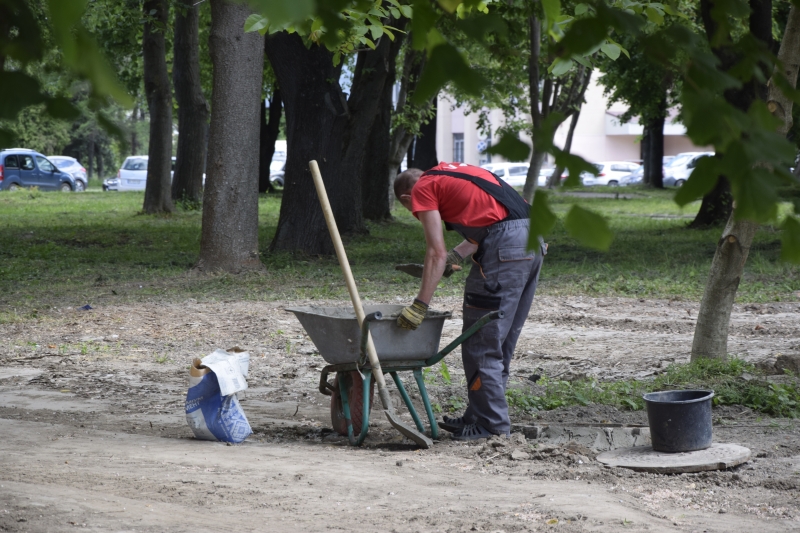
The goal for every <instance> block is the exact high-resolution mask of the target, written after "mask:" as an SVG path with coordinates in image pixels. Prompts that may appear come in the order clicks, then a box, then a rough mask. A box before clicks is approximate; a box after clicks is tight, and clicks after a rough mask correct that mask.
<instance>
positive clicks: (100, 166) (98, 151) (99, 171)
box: [86, 142, 105, 181]
mask: <svg viewBox="0 0 800 533" xmlns="http://www.w3.org/2000/svg"><path fill="white" fill-rule="evenodd" d="M94 146H95V151H96V154H95V155H96V156H97V178H98V179H100V180H103V179H104V175H105V168H104V163H103V147H102V146H101V145H100V143H97V142H95V144H94ZM86 181H89V176H88V175H87V176H86Z"/></svg>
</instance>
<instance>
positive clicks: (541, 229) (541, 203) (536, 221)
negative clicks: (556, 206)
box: [528, 189, 558, 251]
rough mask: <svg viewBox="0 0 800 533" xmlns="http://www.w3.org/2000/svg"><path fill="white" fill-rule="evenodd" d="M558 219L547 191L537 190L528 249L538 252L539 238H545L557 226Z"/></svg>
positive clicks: (532, 210)
mask: <svg viewBox="0 0 800 533" xmlns="http://www.w3.org/2000/svg"><path fill="white" fill-rule="evenodd" d="M557 220H558V217H556V214H555V213H553V210H552V209H551V208H550V204H549V202H548V194H547V191H543V190H541V189H536V192H535V193H534V195H533V205H532V206H531V226H530V231H529V232H528V249H529V250H537V251H538V247H539V237H545V236H546V235H548V234H549V233H550V232H551V231H553V227H554V226H555V225H556V221H557Z"/></svg>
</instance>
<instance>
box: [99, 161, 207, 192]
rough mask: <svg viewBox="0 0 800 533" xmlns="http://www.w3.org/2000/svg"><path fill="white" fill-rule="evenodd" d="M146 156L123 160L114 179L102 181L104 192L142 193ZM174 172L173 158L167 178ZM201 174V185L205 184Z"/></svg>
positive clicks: (145, 176) (144, 184) (144, 183)
mask: <svg viewBox="0 0 800 533" xmlns="http://www.w3.org/2000/svg"><path fill="white" fill-rule="evenodd" d="M148 159H149V158H148V156H146V155H132V156H128V157H126V158H125V161H123V162H122V167H120V169H119V172H117V177H116V178H108V179H106V180H103V190H104V191H143V190H144V189H145V187H146V186H147V162H148ZM174 172H175V158H174V157H173V158H172V169H171V170H170V173H169V176H170V179H172V175H173V174H174ZM205 177H206V176H205V174H203V183H205Z"/></svg>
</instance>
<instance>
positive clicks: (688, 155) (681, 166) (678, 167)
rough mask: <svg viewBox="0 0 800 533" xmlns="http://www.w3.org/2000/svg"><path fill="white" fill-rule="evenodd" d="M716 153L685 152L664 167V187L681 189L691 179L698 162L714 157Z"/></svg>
mask: <svg viewBox="0 0 800 533" xmlns="http://www.w3.org/2000/svg"><path fill="white" fill-rule="evenodd" d="M713 155H714V152H683V153H681V154H678V155H676V156H675V159H673V160H672V161H670V162H669V164H668V165H667V166H666V167H664V187H680V186H681V185H683V184H684V183H686V180H688V179H689V175H691V173H692V171H693V170H694V167H695V166H697V162H698V161H700V159H702V158H704V157H710V156H713Z"/></svg>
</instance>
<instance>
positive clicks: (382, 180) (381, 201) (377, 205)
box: [361, 37, 400, 221]
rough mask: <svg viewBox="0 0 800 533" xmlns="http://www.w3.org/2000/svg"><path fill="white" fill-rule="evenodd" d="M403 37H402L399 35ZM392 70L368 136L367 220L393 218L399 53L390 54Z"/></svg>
mask: <svg viewBox="0 0 800 533" xmlns="http://www.w3.org/2000/svg"><path fill="white" fill-rule="evenodd" d="M397 40H398V41H399V40H400V38H399V37H398V38H397ZM389 59H390V61H389V74H388V75H387V77H386V82H385V83H384V86H383V92H382V93H381V97H380V103H379V104H378V113H377V116H376V117H375V122H374V123H373V124H372V131H371V132H370V135H369V139H368V140H367V153H368V154H369V157H367V158H366V160H365V161H364V170H363V172H362V180H361V187H362V189H361V193H362V194H361V198H362V203H363V206H364V218H366V219H367V220H375V221H382V220H391V218H392V202H393V197H392V193H391V192H390V191H391V178H390V175H389V159H390V153H389V152H390V150H391V142H392V139H391V129H392V93H393V92H394V81H395V76H394V67H395V59H396V53H395V54H394V55H393V56H392V57H390V58H389Z"/></svg>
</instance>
